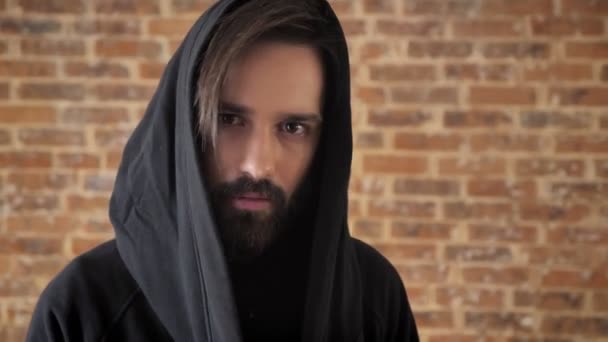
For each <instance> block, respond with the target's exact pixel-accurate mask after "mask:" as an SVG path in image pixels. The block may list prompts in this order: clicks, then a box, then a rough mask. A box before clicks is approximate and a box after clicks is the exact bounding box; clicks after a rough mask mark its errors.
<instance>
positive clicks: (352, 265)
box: [27, 0, 418, 342]
mask: <svg viewBox="0 0 608 342" xmlns="http://www.w3.org/2000/svg"><path fill="white" fill-rule="evenodd" d="M253 1H254V0H253ZM242 2H243V0H241V1H239V0H222V1H219V2H217V3H216V4H215V5H213V6H212V7H211V8H210V9H209V10H208V11H207V12H206V13H205V14H203V16H202V17H201V18H200V19H198V20H197V21H196V23H195V24H194V26H193V27H192V29H191V30H190V32H189V33H188V35H187V36H186V38H185V39H184V42H183V43H182V45H181V46H180V47H179V48H178V50H177V51H176V53H175V55H174V56H173V57H172V58H171V60H170V61H169V63H168V65H167V67H166V69H165V72H164V74H163V77H162V79H161V81H160V83H159V86H158V89H157V91H156V93H155V95H154V97H153V98H152V100H151V102H150V104H149V106H148V108H147V110H146V113H145V115H144V117H143V119H142V121H141V122H140V123H139V125H138V126H137V128H136V129H135V131H134V132H133V134H132V136H131V138H130V139H129V142H128V143H127V145H126V147H125V150H124V154H123V159H122V162H121V165H120V168H119V171H118V175H117V178H116V183H115V187H114V192H113V193H112V198H111V201H110V219H111V221H112V224H113V226H114V229H115V232H116V239H115V240H113V241H110V242H108V243H105V244H103V245H101V246H99V247H97V248H95V249H94V250H92V251H90V252H88V253H85V254H83V255H82V256H80V257H78V258H76V259H75V260H74V261H72V262H71V263H70V264H69V265H68V266H67V267H66V268H65V269H64V270H63V271H62V272H61V273H60V274H59V275H58V276H57V277H56V278H55V279H54V280H53V281H52V282H51V283H50V284H49V285H48V287H47V288H46V289H45V290H44V292H43V293H42V295H41V297H40V299H39V302H38V305H37V307H36V310H35V312H34V315H33V318H32V322H31V325H30V329H29V332H28V336H27V340H28V341H84V342H87V341H171V340H173V341H180V342H181V341H197V342H198V341H214V342H219V341H221V342H237V341H241V340H252V336H250V335H249V334H250V333H251V332H253V331H255V327H256V326H257V325H256V321H255V320H253V321H248V322H245V321H246V320H247V315H246V314H243V312H245V311H246V309H247V310H248V309H249V308H245V309H244V308H242V307H238V306H239V305H240V306H244V305H252V306H253V307H256V305H255V304H252V303H251V298H253V297H255V296H256V292H251V290H252V287H251V286H248V287H247V288H244V287H243V286H239V285H241V281H243V282H248V285H249V284H253V285H255V284H256V275H257V274H258V273H256V272H254V271H252V272H249V273H248V272H247V270H243V269H241V270H239V271H238V272H236V271H235V274H232V277H231V273H230V272H229V267H228V265H227V263H226V260H225V258H224V254H223V251H222V246H221V243H220V240H219V237H218V234H217V232H216V229H215V227H214V224H213V222H212V217H211V212H210V207H209V205H208V202H207V195H206V190H205V182H204V174H203V172H202V170H201V159H202V158H201V153H200V148H199V144H198V142H197V131H196V129H195V124H194V122H195V121H196V120H194V118H195V117H196V115H197V114H196V109H195V106H194V98H195V92H196V79H197V77H198V69H197V68H198V62H199V59H200V58H201V56H202V58H204V49H205V47H206V45H207V43H208V41H209V37H210V35H211V34H213V29H214V27H215V26H216V24H217V22H218V20H219V18H221V17H222V16H223V15H224V14H225V13H227V12H228V11H230V10H231V9H232V8H234V6H239V4H241V3H242ZM318 5H319V6H320V7H321V8H322V9H321V13H323V16H325V19H326V22H327V23H328V25H327V28H326V30H333V34H335V35H336V36H339V37H340V39H339V41H337V42H336V44H337V46H336V50H337V52H338V56H337V57H338V59H339V61H340V66H339V68H338V70H332V73H333V74H334V75H335V77H337V79H338V80H339V82H338V87H337V89H333V93H332V99H333V101H331V102H332V103H333V105H332V108H329V110H331V113H332V115H328V116H327V117H326V118H324V123H323V125H324V126H323V133H322V136H321V140H320V145H319V151H322V153H321V155H320V156H321V157H320V158H319V159H320V174H319V177H318V178H319V180H318V183H319V184H318V186H319V191H318V196H319V198H318V200H316V203H317V208H316V210H315V213H311V217H312V218H313V219H312V220H311V222H312V224H311V225H312V227H308V229H309V230H308V231H309V232H310V238H309V239H308V240H310V243H308V245H306V246H307V247H306V248H303V249H301V250H303V251H304V253H305V254H306V257H305V258H303V259H298V260H296V261H294V262H296V265H300V266H301V267H298V268H296V267H295V266H294V267H293V268H292V269H296V270H297V272H295V273H296V274H300V275H301V281H299V284H300V285H301V291H297V290H294V292H293V293H295V294H297V293H300V294H301V297H302V298H292V301H293V303H290V305H291V304H293V305H294V306H295V308H294V310H293V311H294V312H295V314H293V315H292V317H300V319H301V321H299V322H296V324H295V326H294V329H296V330H297V331H296V332H295V334H294V332H293V331H292V332H291V335H281V334H282V333H279V331H283V330H285V329H282V328H284V326H283V325H281V324H282V323H281V322H278V321H277V322H276V325H277V329H276V331H277V334H276V336H275V335H273V333H272V322H270V324H268V323H269V322H261V323H259V324H264V326H265V327H266V330H265V331H258V333H259V335H256V337H258V338H262V336H264V337H265V339H266V340H273V339H275V338H276V339H279V338H282V339H283V340H286V339H287V340H293V338H292V337H293V336H298V337H297V338H296V339H300V340H301V341H418V335H417V331H416V326H415V323H414V319H413V316H412V313H411V309H410V306H409V303H408V301H407V296H406V293H405V289H404V287H403V284H402V283H401V280H400V278H399V276H398V274H397V272H396V271H395V269H394V268H393V267H392V266H391V265H390V263H389V262H388V261H387V260H386V259H384V258H383V257H382V256H381V255H380V254H379V253H378V252H376V251H375V250H374V249H372V248H371V247H369V246H367V245H365V244H364V243H362V242H360V241H358V240H356V239H353V238H352V237H350V235H349V232H348V226H347V205H348V198H347V188H348V181H349V176H350V164H351V158H352V132H351V110H350V79H349V61H348V51H347V47H346V41H345V38H344V34H343V32H342V29H341V27H340V24H339V22H338V19H337V18H336V16H335V14H334V12H333V11H332V10H331V8H330V6H329V4H328V3H327V2H326V1H324V0H320V1H319V3H318ZM286 239H287V240H289V237H288V238H286ZM291 239H292V240H293V239H294V237H291ZM296 239H297V238H296ZM286 243H288V242H286ZM291 243H293V241H292V242H291ZM275 249H277V248H275ZM279 249H280V248H279ZM273 253H278V254H273ZM281 253H283V255H284V254H285V251H283V252H281V251H280V250H279V251H270V252H269V253H267V255H266V259H269V260H272V259H273V258H272V255H282V254H281ZM302 260H303V261H302ZM298 262H299V263H300V264H297V263H298ZM252 267H255V266H252ZM258 267H259V266H258ZM262 268H264V267H262ZM230 269H236V268H234V267H233V268H230ZM264 269H266V272H265V273H266V275H268V276H271V277H272V276H273V275H272V272H269V271H268V268H264ZM277 272H280V270H278V271H277ZM292 273H294V272H292ZM280 276H281V275H280V274H274V277H275V279H276V277H280ZM241 278H242V279H244V280H242V279H241ZM293 279H298V277H297V275H296V276H295V278H293ZM232 282H234V284H233V283H232ZM292 283H293V282H292ZM288 284H289V282H288ZM292 285H293V286H294V287H298V286H297V285H294V284H292ZM248 290H249V291H250V292H249V294H246V295H243V293H245V292H246V291H248ZM253 290H255V286H254V287H253ZM260 293H264V296H269V297H270V296H272V293H269V291H265V292H263V291H262V292H260ZM286 293H289V291H288V292H286ZM235 294H236V296H235ZM235 297H236V298H235ZM239 298H242V299H240V300H239ZM262 299H263V300H267V301H268V302H269V303H275V304H276V302H280V301H283V300H282V299H278V298H263V296H262ZM242 303H245V304H242ZM262 303H263V301H262ZM258 306H259V304H258ZM271 306H272V305H271ZM277 307H288V306H285V305H283V306H281V305H278V306H277ZM299 307H301V308H299ZM238 311H241V312H240V313H241V315H239V314H238V313H237V312H238ZM286 315H290V314H288V313H286ZM271 316H272V315H271ZM279 325H280V326H279ZM268 326H270V328H268ZM252 329H253V330H252ZM242 334H244V335H245V336H241V335H242ZM264 334H265V335H264ZM289 336H291V337H289Z"/></svg>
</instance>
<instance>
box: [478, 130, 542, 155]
mask: <svg viewBox="0 0 608 342" xmlns="http://www.w3.org/2000/svg"><path fill="white" fill-rule="evenodd" d="M469 145H470V147H471V151H472V152H487V151H492V150H495V151H502V152H519V151H521V152H538V151H540V150H541V149H542V145H541V140H540V137H539V136H537V135H527V134H517V135H514V134H511V135H507V134H496V133H494V134H488V133H481V134H474V135H472V136H471V137H470V141H469Z"/></svg>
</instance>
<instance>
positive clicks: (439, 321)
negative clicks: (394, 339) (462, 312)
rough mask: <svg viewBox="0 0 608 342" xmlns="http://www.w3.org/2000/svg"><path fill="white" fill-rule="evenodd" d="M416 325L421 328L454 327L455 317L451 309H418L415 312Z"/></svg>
mask: <svg viewBox="0 0 608 342" xmlns="http://www.w3.org/2000/svg"><path fill="white" fill-rule="evenodd" d="M414 319H415V320H416V326H417V327H418V328H419V329H442V328H453V327H454V317H453V313H452V312H449V311H416V312H415V313H414Z"/></svg>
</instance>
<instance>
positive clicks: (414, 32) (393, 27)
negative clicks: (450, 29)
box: [376, 19, 444, 37]
mask: <svg viewBox="0 0 608 342" xmlns="http://www.w3.org/2000/svg"><path fill="white" fill-rule="evenodd" d="M443 31H444V28H443V25H442V23H441V22H439V21H435V20H433V21H409V20H408V21H405V20H394V19H379V20H378V21H377V23H376V33H379V34H382V35H387V36H397V37H403V36H416V37H429V36H437V35H441V34H442V33H443Z"/></svg>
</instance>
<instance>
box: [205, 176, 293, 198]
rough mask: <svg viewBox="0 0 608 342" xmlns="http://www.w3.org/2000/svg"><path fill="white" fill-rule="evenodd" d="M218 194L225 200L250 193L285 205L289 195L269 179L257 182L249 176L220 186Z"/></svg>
mask: <svg viewBox="0 0 608 342" xmlns="http://www.w3.org/2000/svg"><path fill="white" fill-rule="evenodd" d="M217 192H218V194H219V195H220V196H221V197H223V198H230V197H237V196H240V195H243V194H246V193H249V192H255V193H259V194H260V195H262V196H264V197H267V198H268V199H269V200H270V201H271V202H273V203H276V204H281V205H282V204H284V203H285V202H286V201H287V195H286V194H285V192H284V191H283V189H281V188H280V187H279V186H277V185H275V184H274V183H272V181H270V180H268V179H260V180H255V179H253V178H251V177H248V176H242V177H239V178H237V179H236V180H234V181H232V182H225V183H222V184H220V185H219V186H218V189H217Z"/></svg>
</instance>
